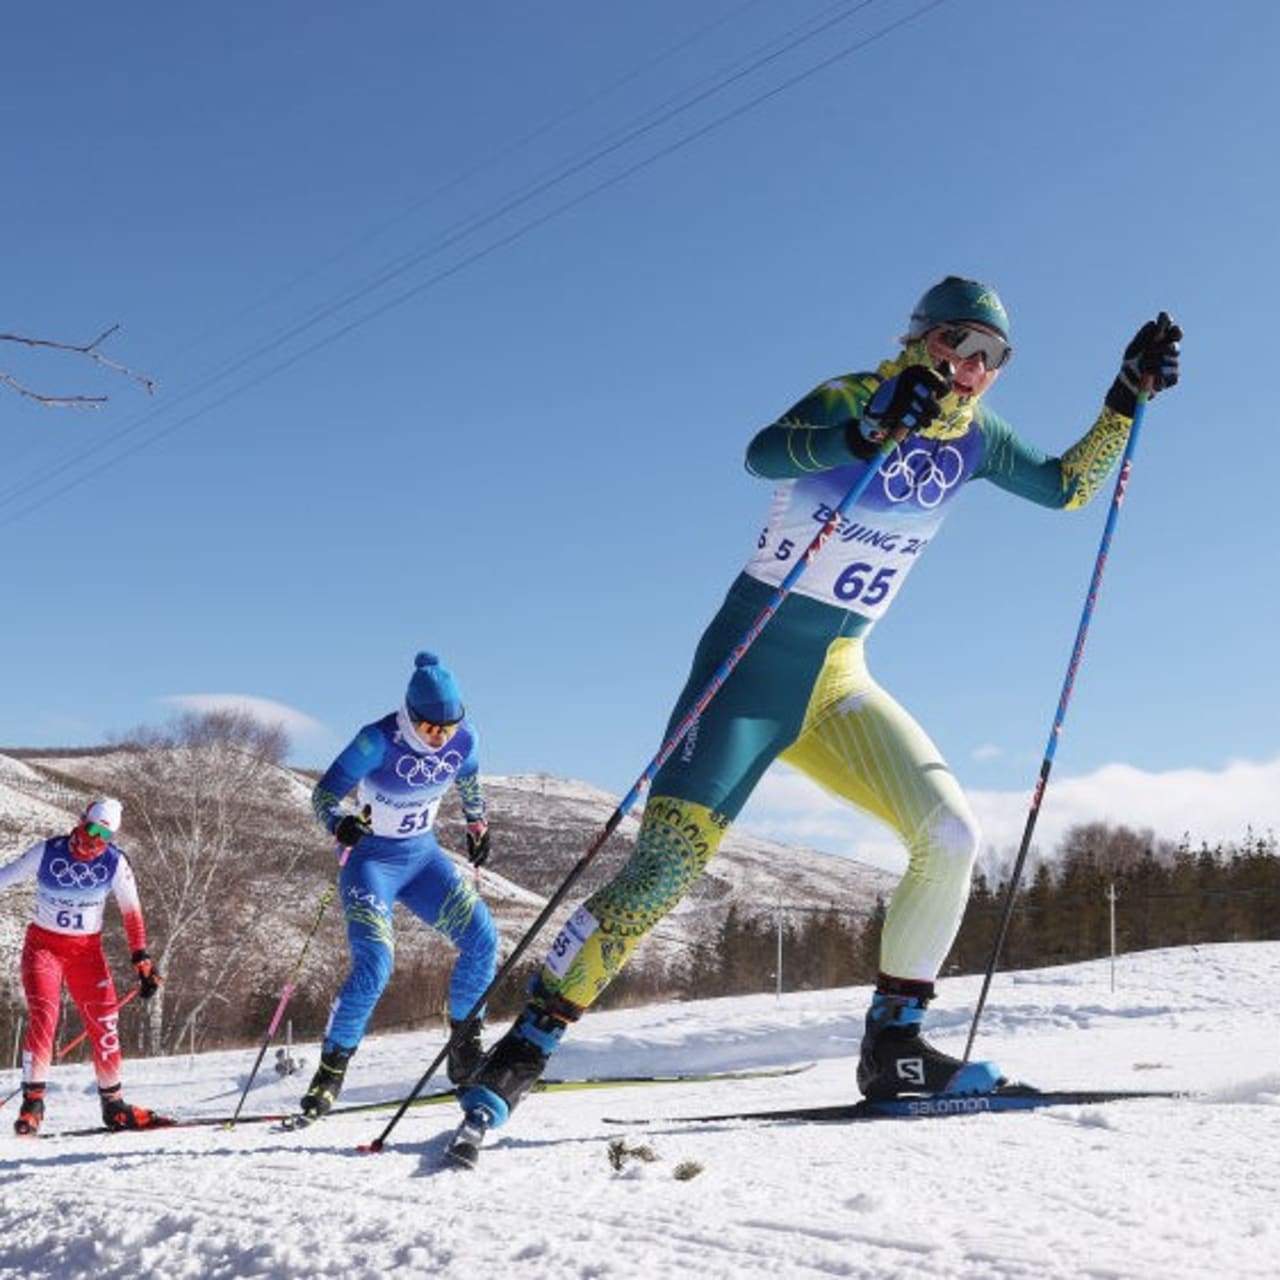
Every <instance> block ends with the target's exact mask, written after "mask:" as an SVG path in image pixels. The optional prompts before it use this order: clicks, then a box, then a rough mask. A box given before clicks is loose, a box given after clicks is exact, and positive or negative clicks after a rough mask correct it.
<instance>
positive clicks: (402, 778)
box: [311, 710, 498, 1050]
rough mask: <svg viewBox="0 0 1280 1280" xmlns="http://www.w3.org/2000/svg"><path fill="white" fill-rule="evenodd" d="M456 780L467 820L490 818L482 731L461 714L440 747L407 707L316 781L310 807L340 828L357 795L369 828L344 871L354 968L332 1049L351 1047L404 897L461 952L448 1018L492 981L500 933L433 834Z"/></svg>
mask: <svg viewBox="0 0 1280 1280" xmlns="http://www.w3.org/2000/svg"><path fill="white" fill-rule="evenodd" d="M455 785H456V786H457V788H458V791H459V793H460V795H461V798H462V810H463V814H464V816H465V817H466V820H467V821H468V822H474V821H478V820H479V819H481V818H483V817H484V813H485V804H484V796H483V794H482V792H481V789H480V779H479V750H478V741H477V736H476V731H475V728H474V726H473V725H472V724H471V722H470V721H469V720H466V719H464V720H463V721H462V723H461V725H460V726H459V728H458V731H457V732H456V733H455V734H454V735H453V737H452V738H450V739H449V741H448V742H446V743H445V745H444V746H443V747H441V748H440V749H439V750H438V751H433V750H432V749H431V748H430V747H429V746H428V745H427V744H426V743H425V742H424V741H423V740H422V739H421V738H420V737H419V736H418V734H417V733H416V731H415V730H414V727H413V724H412V722H411V721H410V720H409V718H408V716H407V715H406V714H405V713H404V711H403V710H401V711H399V712H394V711H393V712H391V713H390V714H388V715H386V716H383V718H382V719H381V720H379V721H377V722H376V723H374V724H368V725H365V726H364V728H363V729H361V730H360V732H359V733H358V734H356V736H355V738H354V739H353V740H352V741H351V742H350V743H349V744H348V746H347V747H346V748H345V749H344V750H343V751H342V753H341V754H340V755H339V756H338V758H337V759H336V760H335V761H334V762H333V763H332V764H331V765H330V766H329V768H328V769H327V770H326V771H325V774H324V777H322V778H321V779H320V781H319V782H318V783H317V784H316V787H315V790H314V792H313V793H312V797H311V803H312V807H313V809H314V810H315V814H316V817H317V819H318V820H319V821H320V823H321V824H322V825H323V826H324V828H325V830H326V831H328V832H329V833H330V834H333V831H334V829H335V828H336V826H337V824H338V820H339V819H340V818H341V817H342V815H343V813H344V809H343V807H342V801H343V799H344V797H346V796H348V795H350V794H351V793H352V792H355V800H356V807H357V809H359V810H361V811H363V812H364V813H365V814H366V815H367V817H368V819H369V821H370V823H371V825H372V834H371V835H368V836H365V837H364V838H363V839H362V840H360V841H359V843H358V844H356V845H355V847H354V848H353V849H352V850H351V853H350V856H349V857H348V859H347V862H346V865H345V866H344V867H343V869H342V872H341V875H340V876H339V880H338V886H339V890H340V892H341V895H342V908H343V913H344V915H345V917H346V922H347V940H348V943H349V945H350V948H351V971H350V973H349V974H348V975H347V979H346V981H345V982H344V983H343V985H342V989H341V990H340V991H339V992H338V995H337V998H336V999H335V1000H334V1002H333V1011H332V1013H331V1014H330V1017H329V1025H328V1027H327V1029H326V1031H325V1046H324V1047H325V1049H326V1050H327V1049H329V1048H331V1047H332V1046H333V1045H340V1046H342V1047H344V1048H347V1049H354V1048H355V1047H356V1046H357V1045H358V1044H359V1043H360V1040H361V1039H362V1037H363V1036H364V1032H365V1027H366V1025H367V1024H368V1021H369V1018H370V1016H371V1015H372V1013H373V1009H374V1006H375V1005H376V1004H377V1002H378V998H379V997H380V996H381V995H382V992H383V990H384V989H385V987H386V985H387V982H388V981H389V980H390V978H391V970H392V967H393V964H394V959H395V938H394V934H393V931H392V909H393V908H394V906H395V904H396V902H397V901H399V902H403V903H404V905H405V906H406V907H408V908H409V910H410V911H412V912H413V913H414V915H416V916H417V917H418V918H419V919H420V920H423V921H425V922H426V923H427V924H429V925H430V926H431V927H432V928H433V929H437V930H438V931H439V932H440V933H442V934H443V935H444V936H445V937H446V938H448V939H449V941H450V942H452V943H453V945H454V946H455V947H457V948H458V960H457V963H456V964H455V966H454V970H453V975H452V977H451V979H450V983H449V1016H450V1017H451V1018H455V1019H458V1018H463V1017H465V1016H466V1015H467V1014H468V1013H469V1012H470V1011H471V1008H472V1006H473V1005H474V1004H475V1002H476V1001H477V1000H478V999H479V998H480V996H481V995H482V994H483V992H484V990H485V988H486V987H488V985H489V983H490V982H491V981H492V980H493V975H494V971H495V968H496V962H497V953H498V931H497V929H496V927H495V926H494V923H493V917H492V916H491V915H490V913H489V908H488V907H487V906H486V905H485V903H484V901H483V900H482V899H481V898H480V896H479V895H478V894H477V893H476V891H475V889H474V888H473V887H472V885H471V883H470V882H469V881H468V880H467V878H466V876H465V875H463V873H462V872H461V871H459V870H458V868H457V867H456V866H454V864H453V863H452V862H450V861H449V858H448V857H447V856H446V855H445V852H444V850H443V849H442V848H441V847H440V843H439V841H438V840H437V839H436V837H435V834H434V832H433V831H432V826H433V824H434V822H435V817H436V811H437V810H438V809H439V807H440V801H441V799H442V798H443V797H444V795H445V793H446V792H447V791H448V790H449V788H450V787H451V786H455Z"/></svg>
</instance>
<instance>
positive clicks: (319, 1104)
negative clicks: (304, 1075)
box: [300, 1044, 355, 1120]
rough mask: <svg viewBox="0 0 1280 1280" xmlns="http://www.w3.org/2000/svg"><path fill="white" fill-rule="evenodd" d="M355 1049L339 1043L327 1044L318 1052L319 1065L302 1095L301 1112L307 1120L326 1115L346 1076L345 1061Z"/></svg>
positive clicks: (348, 1060) (347, 1061)
mask: <svg viewBox="0 0 1280 1280" xmlns="http://www.w3.org/2000/svg"><path fill="white" fill-rule="evenodd" d="M353 1053H355V1049H346V1048H344V1047H343V1046H342V1045H340V1044H333V1045H329V1046H328V1047H327V1048H325V1049H324V1050H323V1051H322V1052H321V1054H320V1065H319V1066H318V1067H317V1068H316V1073H315V1075H313V1076H312V1077H311V1083H310V1084H309V1085H308V1086H307V1091H306V1093H304V1094H303V1095H302V1102H301V1104H300V1105H301V1108H302V1114H303V1115H304V1116H306V1117H307V1119H308V1120H319V1119H320V1117H321V1116H327V1115H328V1114H329V1112H330V1111H331V1110H332V1109H333V1104H334V1103H335V1102H337V1100H338V1095H339V1094H340V1093H341V1092H342V1082H343V1080H344V1079H345V1078H346V1074H347V1063H349V1062H350V1061H351V1055H352V1054H353Z"/></svg>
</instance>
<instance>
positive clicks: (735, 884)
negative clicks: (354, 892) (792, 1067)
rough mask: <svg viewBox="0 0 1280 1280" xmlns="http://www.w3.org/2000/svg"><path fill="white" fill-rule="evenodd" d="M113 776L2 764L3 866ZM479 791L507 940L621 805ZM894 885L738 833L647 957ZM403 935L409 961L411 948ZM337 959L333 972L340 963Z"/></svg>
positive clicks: (458, 837) (36, 759)
mask: <svg viewBox="0 0 1280 1280" xmlns="http://www.w3.org/2000/svg"><path fill="white" fill-rule="evenodd" d="M111 768H112V756H111V753H110V752H108V751H92V752H90V751H83V752H68V753H65V754H56V753H49V752H41V753H32V754H30V755H26V756H23V755H21V754H18V755H0V860H7V859H8V858H9V857H12V856H15V855H16V854H17V853H19V852H20V851H21V849H22V848H24V847H25V846H26V844H27V843H29V842H30V841H31V840H34V839H37V838H39V837H41V836H44V835H49V834H52V833H55V832H60V831H65V830H67V829H68V828H69V827H70V826H72V825H73V824H74V822H75V818H76V815H77V813H78V812H79V810H80V808H81V807H82V806H83V804H84V802H85V800H86V799H87V798H88V797H89V796H90V795H91V794H92V793H93V791H94V790H95V789H96V788H101V787H104V786H106V785H107V780H108V779H109V778H110V776H111ZM284 776H285V778H286V780H287V784H286V785H285V786H283V787H281V788H279V793H278V797H277V820H278V822H279V823H280V825H281V828H282V829H283V828H285V827H287V828H289V829H290V830H292V831H295V832H296V831H309V830H311V829H312V827H313V819H312V816H311V810H310V806H309V803H308V796H309V794H310V790H311V785H312V781H313V780H312V779H311V778H309V777H305V776H304V775H301V774H297V773H290V772H288V771H284ZM484 785H485V792H486V797H487V800H488V804H489V811H490V819H491V825H492V830H493V842H494V846H493V847H494V851H493V854H492V856H491V858H490V861H489V863H488V864H487V866H486V868H485V871H484V874H483V876H482V881H481V887H482V891H483V893H484V895H485V898H486V900H487V901H488V902H489V904H490V906H491V907H492V908H493V909H494V911H495V913H496V915H497V918H498V922H499V927H500V929H501V930H502V934H503V937H504V939H507V940H508V942H511V941H514V940H515V939H516V938H518V937H520V936H521V934H522V933H523V932H524V931H525V930H526V929H527V928H528V926H529V924H530V923H531V922H532V921H533V920H534V919H535V918H536V917H537V915H538V913H539V911H540V910H541V908H542V906H543V905H544V903H545V901H546V898H547V897H548V896H549V895H550V894H552V893H553V892H554V891H555V890H556V889H557V888H558V887H559V885H560V884H561V883H562V882H563V880H564V878H565V876H566V875H568V874H569V872H570V871H571V870H572V868H573V867H574V865H575V864H576V863H577V862H578V860H579V859H580V858H581V856H582V854H583V852H584V851H585V850H586V849H587V848H588V847H589V845H590V844H591V842H592V840H593V839H594V838H595V836H596V835H597V834H598V833H599V831H600V829H601V828H602V827H603V826H604V824H605V822H606V821H607V820H608V818H609V816H610V815H611V814H612V812H613V810H614V809H615V807H616V806H617V803H618V797H616V796H611V795H609V794H608V793H606V792H604V791H601V790H599V789H597V788H595V787H592V786H589V785H588V784H586V783H581V782H574V781H569V780H565V779H560V778H553V777H550V776H547V775H545V774H521V775H513V776H510V777H499V776H489V777H486V778H485V779H484ZM128 824H129V815H128V814H127V813H126V815H125V826H124V831H123V835H122V844H123V845H124V846H125V848H126V849H127V848H128V847H129V825H128ZM637 827H638V822H637V819H636V817H635V816H629V817H628V818H627V819H626V820H625V821H624V822H623V823H622V824H621V826H620V828H619V830H618V831H617V832H616V833H615V834H614V836H613V838H612V839H611V840H610V841H609V842H608V844H607V845H606V846H605V847H604V848H603V849H602V850H601V851H600V853H599V854H598V855H597V856H596V857H595V858H594V859H593V861H592V862H591V864H590V866H589V867H588V868H587V870H586V872H585V873H584V874H583V876H582V877H581V879H580V880H579V881H578V883H577V884H576V885H575V886H574V888H573V890H572V894H571V896H570V897H569V899H568V903H569V904H572V903H576V902H578V901H581V900H582V899H583V898H584V897H586V896H587V894H588V893H589V892H590V891H591V889H592V888H594V887H595V886H597V885H599V884H601V883H603V882H604V881H605V880H606V879H607V878H608V877H609V876H611V875H612V874H613V873H614V872H615V871H616V870H617V869H618V867H619V866H621V865H622V863H623V862H624V861H625V860H626V858H627V856H628V855H629V854H630V851H631V848H632V847H633V844H634V840H635V833H636V830H637ZM439 834H440V838H441V842H442V843H443V844H444V846H445V847H446V848H447V849H449V850H451V851H461V850H463V849H464V848H465V845H466V842H465V839H464V838H463V834H462V821H461V813H460V811H459V809H458V805H457V802H456V797H454V796H452V795H451V796H450V797H449V798H448V799H447V801H446V803H445V805H444V806H443V808H442V811H441V816H440V821H439ZM139 875H140V880H141V887H142V892H143V900H144V904H145V900H146V868H145V866H140V868H139ZM894 882H895V877H893V876H891V875H889V874H888V873H886V872H884V871H882V870H879V869H878V868H875V867H869V866H866V865H865V864H862V863H856V862H852V861H850V860H848V859H845V858H837V857H833V856H831V855H829V854H824V853H817V852H815V851H813V850H810V849H803V848H797V847H793V846H790V845H784V844H780V843H777V842H774V841H770V840H762V839H758V838H756V837H753V836H749V835H745V834H741V833H738V832H733V831H731V832H730V833H729V835H728V837H727V838H726V840H725V842H724V844H723V846H722V848H721V851H720V853H719V855H718V856H717V857H716V858H715V860H714V861H713V862H712V864H711V866H710V867H709V869H708V870H707V872H706V874H705V875H704V876H703V877H702V879H701V880H700V881H699V883H698V885H697V886H696V887H695V889H694V890H693V892H692V893H691V894H690V895H689V897H688V899H687V900H686V902H685V903H683V904H682V905H681V907H680V908H679V909H678V910H677V911H676V912H675V913H674V914H673V916H672V917H671V918H670V919H669V920H667V921H664V923H663V926H662V929H661V931H660V934H659V935H658V936H656V937H655V938H654V939H653V941H652V942H651V943H650V944H649V947H648V949H649V951H650V952H651V953H652V954H663V955H672V956H675V955H679V954H680V953H681V949H682V948H685V947H687V946H688V945H689V944H690V943H691V942H696V941H698V940H700V939H705V937H706V936H707V934H708V932H709V931H710V930H712V929H714V928H715V927H716V926H717V925H718V924H719V923H720V922H721V921H722V920H723V919H724V917H725V915H726V914H727V912H728V910H729V907H730V906H731V905H734V904H736V905H737V907H738V909H739V911H741V912H745V913H747V914H751V915H766V914H769V915H771V914H773V913H774V912H776V911H777V909H778V908H779V906H781V907H782V908H783V910H784V912H785V910H786V908H791V909H792V913H793V914H794V912H796V911H804V910H809V909H813V908H815V907H824V908H825V907H831V908H834V909H835V910H837V911H842V912H845V913H850V914H865V913H867V912H869V911H870V910H871V908H872V907H873V906H874V904H875V900H876V898H877V896H881V895H886V896H887V894H888V893H889V891H890V890H891V889H892V886H893V884H894ZM319 889H320V886H319V885H318V886H317V891H319ZM24 909H25V907H24V905H23V904H21V903H19V902H16V901H15V895H7V896H6V897H5V898H0V943H2V942H3V940H4V939H5V938H9V939H10V940H11V939H12V937H13V936H16V934H15V930H17V929H18V928H20V921H21V918H22V916H21V913H22V911H23V910H24ZM564 914H567V906H566V910H565V912H564ZM561 919H562V917H561V914H560V913H557V914H556V915H555V916H554V917H553V918H552V920H551V921H550V922H549V923H548V926H547V934H548V937H549V936H550V934H551V932H552V931H553V930H554V929H555V928H557V927H558V926H559V924H560V923H561ZM405 932H406V934H408V935H409V936H407V937H406V939H405V941H406V943H407V946H408V947H409V949H410V950H409V951H408V952H406V955H409V954H412V949H413V948H414V946H415V945H416V944H415V942H414V939H413V937H412V935H411V934H409V931H405ZM285 941H287V940H285ZM338 941H339V943H340V939H338ZM286 950H287V948H286ZM535 954H536V953H535ZM331 959H332V960H333V961H334V963H335V964H336V963H338V961H337V957H336V956H335V957H331ZM319 967H320V968H321V969H322V970H324V971H328V970H330V969H331V968H333V967H334V965H333V964H329V963H325V962H324V960H322V961H321V963H320V965H319Z"/></svg>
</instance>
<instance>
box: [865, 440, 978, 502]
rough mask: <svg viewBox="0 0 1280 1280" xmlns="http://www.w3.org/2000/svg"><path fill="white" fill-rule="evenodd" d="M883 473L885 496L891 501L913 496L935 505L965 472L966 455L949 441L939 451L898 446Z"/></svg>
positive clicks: (904, 499)
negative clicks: (905, 449)
mask: <svg viewBox="0 0 1280 1280" xmlns="http://www.w3.org/2000/svg"><path fill="white" fill-rule="evenodd" d="M883 475H884V493H885V497H886V498H888V499H889V501H890V502H907V501H908V500H910V499H911V498H914V499H915V500H916V502H918V503H919V504H920V506H922V507H926V508H928V507H936V506H937V505H938V503H940V502H941V501H942V500H943V498H945V497H946V496H947V491H948V490H949V489H952V488H954V487H955V485H956V484H957V483H959V481H960V478H961V477H962V476H963V475H964V458H963V457H961V455H960V451H959V450H958V449H957V448H955V447H954V446H953V445H949V444H948V445H943V447H942V448H941V449H939V450H938V451H937V453H930V452H929V451H928V450H927V449H912V450H911V451H910V452H908V453H903V452H902V450H901V449H899V450H898V452H897V455H896V456H895V457H894V459H893V461H892V462H890V463H889V465H888V466H886V467H885V468H884V471H883Z"/></svg>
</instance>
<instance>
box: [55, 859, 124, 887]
mask: <svg viewBox="0 0 1280 1280" xmlns="http://www.w3.org/2000/svg"><path fill="white" fill-rule="evenodd" d="M49 874H50V875H51V876H52V877H53V878H54V880H55V882H56V883H57V885H58V888H60V889H94V888H97V886H98V885H100V884H105V883H106V882H107V879H108V877H109V876H110V874H111V873H110V871H108V870H107V868H106V867H104V866H103V865H102V863H100V862H95V863H92V864H91V863H87V862H68V861H67V860H66V858H54V859H53V860H52V861H51V862H50V863H49Z"/></svg>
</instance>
